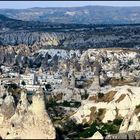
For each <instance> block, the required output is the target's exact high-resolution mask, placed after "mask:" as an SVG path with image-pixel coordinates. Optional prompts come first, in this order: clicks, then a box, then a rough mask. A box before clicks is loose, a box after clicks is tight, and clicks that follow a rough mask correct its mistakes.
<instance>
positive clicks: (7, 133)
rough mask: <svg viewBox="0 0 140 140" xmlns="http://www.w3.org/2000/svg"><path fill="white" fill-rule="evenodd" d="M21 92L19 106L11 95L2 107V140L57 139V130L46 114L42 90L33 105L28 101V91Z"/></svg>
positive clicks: (0, 126) (8, 95) (0, 118)
mask: <svg viewBox="0 0 140 140" xmlns="http://www.w3.org/2000/svg"><path fill="white" fill-rule="evenodd" d="M20 92H21V96H20V99H19V101H18V104H17V106H15V101H14V98H13V96H12V95H11V94H9V93H7V95H6V97H5V99H3V102H2V105H1V106H0V136H1V137H2V139H55V137H56V133H55V128H54V127H53V124H52V122H51V120H50V118H49V116H48V114H47V112H46V109H45V101H44V94H43V91H42V89H41V88H40V89H39V90H38V91H37V92H36V93H35V95H34V96H33V99H32V104H29V102H28V100H27V93H26V90H24V89H22V90H21V91H20ZM4 108H5V109H4ZM7 109H8V110H7Z"/></svg>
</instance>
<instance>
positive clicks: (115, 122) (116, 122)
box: [113, 118, 123, 126]
mask: <svg viewBox="0 0 140 140" xmlns="http://www.w3.org/2000/svg"><path fill="white" fill-rule="evenodd" d="M122 121H123V120H122V119H121V118H118V119H114V120H113V124H115V125H117V126H120V125H121V123H122Z"/></svg>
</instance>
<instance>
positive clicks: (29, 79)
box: [20, 73, 36, 85]
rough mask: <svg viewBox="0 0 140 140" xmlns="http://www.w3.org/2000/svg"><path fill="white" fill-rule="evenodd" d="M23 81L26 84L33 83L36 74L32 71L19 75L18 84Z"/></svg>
mask: <svg viewBox="0 0 140 140" xmlns="http://www.w3.org/2000/svg"><path fill="white" fill-rule="evenodd" d="M23 81H24V82H25V84H26V85H34V84H35V81H36V76H35V74H34V73H29V74H25V75H22V74H21V75H20V85H22V82H23Z"/></svg>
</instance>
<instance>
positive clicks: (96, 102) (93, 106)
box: [72, 86, 140, 132]
mask: <svg viewBox="0 0 140 140" xmlns="http://www.w3.org/2000/svg"><path fill="white" fill-rule="evenodd" d="M139 91H140V89H139V87H132V86H120V87H115V88H111V89H109V90H108V92H106V93H105V94H102V95H100V94H99V95H94V96H90V97H89V101H88V102H86V103H85V104H83V105H82V106H81V107H80V108H79V109H78V110H77V111H76V113H75V114H74V115H73V116H72V118H74V119H76V121H77V123H92V122H93V121H95V120H97V119H98V118H100V121H102V122H103V123H107V122H108V121H113V120H114V119H116V118H118V117H119V118H122V119H123V118H124V121H123V123H124V126H125V129H124V130H125V131H131V130H139V125H137V127H136V125H135V124H136V123H137V124H139V123H138V118H139V115H140V112H139V111H140V110H139V104H140V93H139ZM132 109H134V110H133V115H131V113H130V112H131V110H132ZM128 114H129V115H128ZM127 116H128V117H127ZM127 118H128V119H127ZM127 120H128V121H127ZM130 120H131V125H128V124H129V121H130ZM125 122H126V123H125ZM122 128H123V127H122ZM120 130H121V128H120ZM125 131H122V132H125Z"/></svg>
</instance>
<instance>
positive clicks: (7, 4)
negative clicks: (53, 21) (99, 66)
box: [0, 1, 140, 9]
mask: <svg viewBox="0 0 140 140" xmlns="http://www.w3.org/2000/svg"><path fill="white" fill-rule="evenodd" d="M86 5H104V6H140V1H0V9H5V8H12V9H25V8H32V7H78V6H86Z"/></svg>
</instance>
